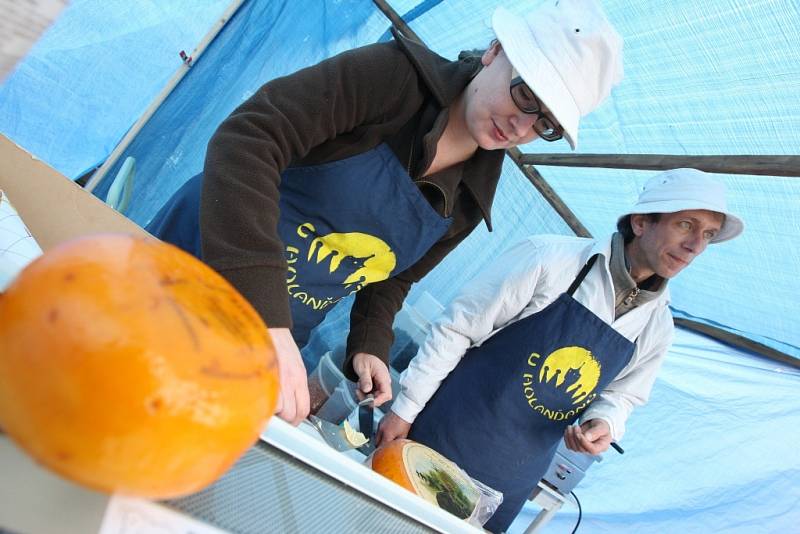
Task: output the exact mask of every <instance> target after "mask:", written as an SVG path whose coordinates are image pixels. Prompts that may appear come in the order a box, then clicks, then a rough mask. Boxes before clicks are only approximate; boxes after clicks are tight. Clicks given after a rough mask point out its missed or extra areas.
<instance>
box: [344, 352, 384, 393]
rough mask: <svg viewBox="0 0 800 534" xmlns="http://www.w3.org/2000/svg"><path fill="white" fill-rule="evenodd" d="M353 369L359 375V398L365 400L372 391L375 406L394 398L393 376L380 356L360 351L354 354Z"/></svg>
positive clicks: (357, 391)
mask: <svg viewBox="0 0 800 534" xmlns="http://www.w3.org/2000/svg"><path fill="white" fill-rule="evenodd" d="M353 371H355V372H356V374H357V375H358V389H357V390H356V396H358V400H364V397H365V396H366V394H367V393H372V396H373V397H374V398H375V403H374V405H375V406H380V405H381V404H383V403H384V402H386V401H388V400H392V378H391V376H390V375H389V368H388V367H387V366H386V364H385V363H383V361H381V359H380V358H378V357H377V356H373V355H372V354H367V353H366V352H359V353H358V354H356V355H355V356H353Z"/></svg>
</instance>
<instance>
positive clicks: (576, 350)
mask: <svg viewBox="0 0 800 534" xmlns="http://www.w3.org/2000/svg"><path fill="white" fill-rule="evenodd" d="M528 365H529V366H530V367H531V371H532V372H530V373H523V375H522V391H523V394H524V395H525V399H526V401H527V402H528V405H529V406H530V407H531V408H533V409H534V410H535V411H537V412H539V413H541V414H542V415H544V416H545V417H547V418H548V419H552V420H555V421H560V420H562V419H566V418H569V417H572V416H574V415H575V414H577V413H580V412H582V411H583V410H584V408H586V406H587V405H588V404H589V403H590V402H591V401H592V400H594V398H595V397H596V396H597V395H596V394H595V393H594V389H595V387H596V386H597V383H598V381H599V379H600V363H599V362H598V361H597V360H596V359H595V358H594V356H592V353H591V352H590V351H588V350H586V349H584V348H583V347H562V348H560V349H557V350H555V351H553V352H552V353H550V355H549V356H547V357H546V358H545V359H544V360H543V361H542V357H541V355H539V354H537V353H535V352H534V353H531V355H530V357H528ZM537 367H538V370H536V368H537ZM542 393H546V394H545V395H542ZM560 395H567V396H568V397H569V398H571V400H572V405H573V406H574V408H573V407H570V408H569V409H561V410H559V409H557V408H556V407H555V406H547V404H549V402H548V400H551V399H554V398H555V396H560Z"/></svg>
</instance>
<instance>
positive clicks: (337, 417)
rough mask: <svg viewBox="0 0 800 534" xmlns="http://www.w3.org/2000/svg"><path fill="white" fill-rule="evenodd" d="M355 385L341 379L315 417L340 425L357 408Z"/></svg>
mask: <svg viewBox="0 0 800 534" xmlns="http://www.w3.org/2000/svg"><path fill="white" fill-rule="evenodd" d="M355 390H356V384H355V383H354V382H350V381H349V380H347V379H346V378H342V380H341V381H340V382H339V385H337V386H336V389H334V390H333V393H331V395H330V397H329V398H328V399H327V400H326V401H325V403H324V404H323V405H322V407H321V408H320V409H319V411H318V412H317V417H319V418H320V419H325V420H326V421H330V422H331V423H335V424H337V425H338V424H340V423H341V422H342V421H344V420H345V418H346V417H347V416H348V415H350V412H352V411H353V410H355V409H356V407H357V406H358V400H356V393H355Z"/></svg>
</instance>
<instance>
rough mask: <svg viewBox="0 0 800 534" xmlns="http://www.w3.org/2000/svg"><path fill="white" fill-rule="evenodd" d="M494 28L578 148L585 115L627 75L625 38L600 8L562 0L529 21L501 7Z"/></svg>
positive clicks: (589, 1)
mask: <svg viewBox="0 0 800 534" xmlns="http://www.w3.org/2000/svg"><path fill="white" fill-rule="evenodd" d="M492 28H493V29H494V31H495V34H496V35H497V39H498V41H499V42H500V44H501V45H502V47H503V51H504V52H505V54H506V55H507V56H508V60H509V61H510V62H511V65H512V66H513V67H514V69H515V71H516V72H517V73H518V75H519V79H520V80H521V81H523V82H524V83H525V84H527V86H528V87H529V88H530V90H531V91H532V92H533V94H535V97H536V99H537V100H538V101H539V102H541V104H542V105H543V106H544V107H545V108H547V109H549V111H550V113H551V114H552V116H553V117H554V118H555V119H556V121H557V122H558V124H559V125H560V128H561V129H563V135H564V137H565V138H566V139H567V141H568V142H569V144H570V146H571V147H572V149H573V150H574V149H576V148H577V146H578V124H579V122H580V119H581V117H584V116H586V115H588V114H589V113H590V112H591V111H593V110H594V109H595V108H596V107H597V106H599V105H600V104H601V103H602V102H603V101H604V100H605V99H606V97H608V95H609V94H610V92H611V88H612V87H613V86H615V85H617V84H618V83H619V82H620V81H621V80H622V76H623V67H622V38H621V37H620V36H619V34H618V33H617V32H616V31H615V30H614V28H613V27H612V26H611V24H610V23H609V22H608V20H607V19H606V17H605V14H604V13H603V10H602V8H601V7H600V4H599V3H598V2H597V1H596V0H560V1H558V2H555V3H554V4H550V5H547V6H545V7H543V8H542V9H539V10H537V11H534V12H531V13H528V14H527V15H526V16H524V17H518V16H516V15H514V14H512V13H511V12H509V11H508V10H506V9H503V8H498V9H497V10H495V12H494V16H493V17H492ZM512 83H513V82H512Z"/></svg>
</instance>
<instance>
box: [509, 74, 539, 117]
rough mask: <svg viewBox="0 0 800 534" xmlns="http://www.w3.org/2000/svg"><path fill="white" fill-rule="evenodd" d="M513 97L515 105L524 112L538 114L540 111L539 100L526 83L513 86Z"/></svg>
mask: <svg viewBox="0 0 800 534" xmlns="http://www.w3.org/2000/svg"><path fill="white" fill-rule="evenodd" d="M511 97H512V98H513V99H514V104H516V105H517V107H518V108H519V109H520V110H522V111H523V112H525V113H536V112H537V111H539V100H538V99H537V98H536V95H534V94H533V91H531V90H530V89H529V88H528V86H527V85H525V83H524V82H520V83H516V84H514V85H512V86H511Z"/></svg>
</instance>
